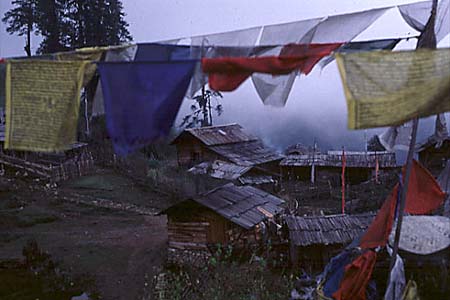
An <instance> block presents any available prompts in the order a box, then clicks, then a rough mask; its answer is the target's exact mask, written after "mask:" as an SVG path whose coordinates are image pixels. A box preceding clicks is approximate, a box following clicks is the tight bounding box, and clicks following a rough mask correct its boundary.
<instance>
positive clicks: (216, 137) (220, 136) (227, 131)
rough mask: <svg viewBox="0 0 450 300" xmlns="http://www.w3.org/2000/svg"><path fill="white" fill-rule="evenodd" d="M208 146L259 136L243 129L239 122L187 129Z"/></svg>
mask: <svg viewBox="0 0 450 300" xmlns="http://www.w3.org/2000/svg"><path fill="white" fill-rule="evenodd" d="M186 132H189V133H190V134H192V135H193V136H195V137H196V138H198V139H199V140H200V141H202V142H203V143H204V144H205V145H207V146H214V145H224V144H231V143H240V142H249V141H255V140H257V139H258V138H257V137H255V136H252V135H250V134H248V133H246V132H244V131H243V130H242V127H241V126H240V125H238V124H230V125H219V126H209V127H201V128H190V129H186Z"/></svg>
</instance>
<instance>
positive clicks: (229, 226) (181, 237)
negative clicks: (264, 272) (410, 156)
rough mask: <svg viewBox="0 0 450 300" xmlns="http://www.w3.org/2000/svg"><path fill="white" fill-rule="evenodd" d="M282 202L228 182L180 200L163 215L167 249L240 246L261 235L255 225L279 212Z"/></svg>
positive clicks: (271, 196) (255, 189)
mask: <svg viewBox="0 0 450 300" xmlns="http://www.w3.org/2000/svg"><path fill="white" fill-rule="evenodd" d="M283 203H284V201H283V200H282V199H280V198H277V197H275V196H273V195H271V194H269V193H266V192H264V191H262V190H260V189H257V188H254V187H252V186H236V185H234V184H232V183H229V184H226V185H224V186H221V187H218V188H216V189H213V190H211V191H209V192H207V193H204V194H201V195H199V196H197V197H193V198H191V199H187V200H185V201H182V202H180V203H178V204H176V205H174V206H171V207H170V208H168V209H166V210H165V211H163V212H162V214H167V219H168V234H169V248H172V249H181V250H184V249H190V250H207V249H208V248H209V247H210V246H211V245H216V244H222V245H233V246H234V247H237V248H239V247H243V246H245V245H246V244H251V243H255V242H257V241H258V240H260V238H261V232H260V227H259V224H260V223H261V222H263V221H264V220H266V219H269V218H273V217H274V216H275V215H277V214H279V213H280V212H282V211H283V208H282V205H283Z"/></svg>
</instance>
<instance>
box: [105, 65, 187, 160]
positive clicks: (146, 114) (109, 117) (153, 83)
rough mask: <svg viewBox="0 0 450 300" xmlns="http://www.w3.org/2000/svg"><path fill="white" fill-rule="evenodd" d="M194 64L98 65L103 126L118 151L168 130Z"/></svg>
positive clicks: (140, 144) (128, 150) (125, 151)
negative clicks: (102, 99) (103, 118)
mask: <svg viewBox="0 0 450 300" xmlns="http://www.w3.org/2000/svg"><path fill="white" fill-rule="evenodd" d="M195 63H196V62H195V61H191V60H189V61H177V62H103V63H99V64H98V70H99V72H100V79H101V83H102V88H103V96H104V101H105V111H106V125H107V128H108V132H109V135H110V137H111V140H112V143H113V146H114V149H115V151H116V153H117V154H119V155H127V154H129V153H131V152H133V151H135V150H137V149H139V148H141V147H143V146H145V145H147V144H149V143H152V142H154V141H155V140H157V139H158V138H161V137H163V136H166V135H167V134H168V133H169V131H170V128H171V127H172V124H173V121H174V119H175V117H176V115H177V113H178V110H179V108H180V105H181V102H182V100H183V98H184V95H185V93H186V90H187V88H188V85H189V82H190V80H191V77H192V73H193V71H194V67H195Z"/></svg>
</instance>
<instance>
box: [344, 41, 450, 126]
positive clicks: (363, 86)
mask: <svg viewBox="0 0 450 300" xmlns="http://www.w3.org/2000/svg"><path fill="white" fill-rule="evenodd" d="M336 60H337V63H338V66H339V71H340V74H341V79H342V83H343V86H344V91H345V97H346V98H347V109H348V127H349V128H350V129H362V128H371V127H381V126H396V125H400V124H403V123H405V122H406V121H408V120H410V119H413V118H416V117H419V118H420V117H427V116H430V115H435V114H438V113H443V112H446V111H450V49H448V48H446V49H438V50H430V49H420V50H415V51H397V52H390V51H371V52H360V53H352V54H350V53H349V54H336Z"/></svg>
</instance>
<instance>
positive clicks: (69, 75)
mask: <svg viewBox="0 0 450 300" xmlns="http://www.w3.org/2000/svg"><path fill="white" fill-rule="evenodd" d="M86 64H87V63H86V62H74V61H72V62H61V61H43V60H10V61H8V62H7V67H6V133H5V148H7V149H14V150H25V151H37V152H55V151H63V150H66V149H68V148H69V146H70V144H72V143H75V142H76V132H77V122H78V111H79V105H80V89H81V85H82V82H83V75H84V69H85V65H86Z"/></svg>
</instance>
